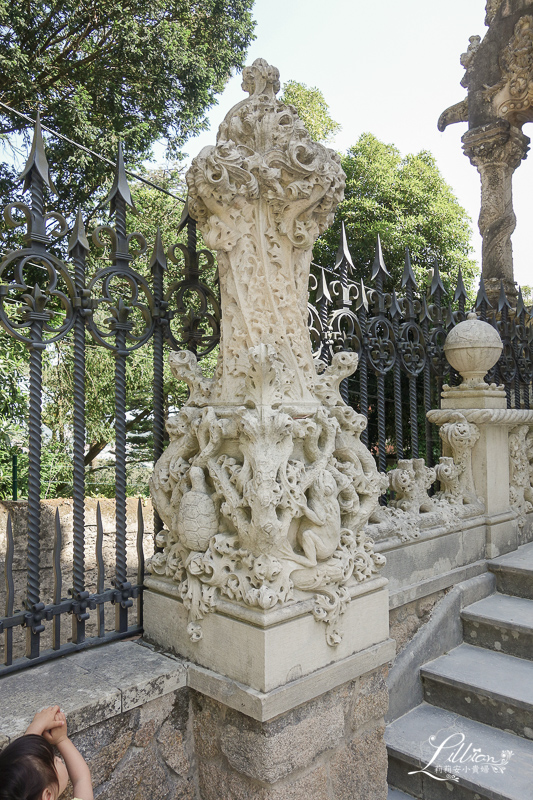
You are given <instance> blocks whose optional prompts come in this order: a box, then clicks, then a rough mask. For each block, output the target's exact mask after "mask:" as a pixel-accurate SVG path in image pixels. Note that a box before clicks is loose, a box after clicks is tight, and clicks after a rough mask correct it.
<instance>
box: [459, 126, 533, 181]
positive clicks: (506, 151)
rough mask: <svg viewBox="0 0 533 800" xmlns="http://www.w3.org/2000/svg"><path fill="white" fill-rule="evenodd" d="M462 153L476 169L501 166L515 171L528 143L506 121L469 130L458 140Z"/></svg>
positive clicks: (528, 141)
mask: <svg viewBox="0 0 533 800" xmlns="http://www.w3.org/2000/svg"><path fill="white" fill-rule="evenodd" d="M461 141H462V142H463V151H464V154H465V155H466V156H468V158H469V159H470V163H471V164H473V165H474V166H475V167H477V168H478V169H482V168H483V167H485V166H492V165H496V164H499V165H504V166H507V167H509V168H510V169H511V170H513V171H514V170H515V169H516V168H517V166H518V165H519V164H520V162H521V161H522V160H523V159H524V158H526V155H527V152H528V150H529V143H530V141H531V140H530V139H529V137H528V136H526V135H525V134H523V133H522V131H521V130H520V128H515V127H514V126H513V125H511V124H510V123H509V122H508V121H507V120H505V119H497V120H495V121H494V122H491V123H489V124H488V125H480V126H479V127H478V128H471V129H470V130H469V131H467V132H466V133H465V134H464V135H463V136H462V138H461Z"/></svg>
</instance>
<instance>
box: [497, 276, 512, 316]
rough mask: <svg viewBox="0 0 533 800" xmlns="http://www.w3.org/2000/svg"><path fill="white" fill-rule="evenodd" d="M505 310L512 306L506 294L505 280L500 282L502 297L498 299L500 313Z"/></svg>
mask: <svg viewBox="0 0 533 800" xmlns="http://www.w3.org/2000/svg"><path fill="white" fill-rule="evenodd" d="M504 308H511V304H510V302H509V300H508V299H507V295H506V294H505V287H504V285H503V280H501V281H500V296H499V297H498V311H503V309H504Z"/></svg>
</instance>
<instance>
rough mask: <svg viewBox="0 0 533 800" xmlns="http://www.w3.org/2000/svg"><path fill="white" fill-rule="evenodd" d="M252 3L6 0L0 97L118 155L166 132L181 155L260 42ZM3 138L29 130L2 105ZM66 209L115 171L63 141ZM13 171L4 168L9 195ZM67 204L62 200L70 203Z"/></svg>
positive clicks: (54, 158)
mask: <svg viewBox="0 0 533 800" xmlns="http://www.w3.org/2000/svg"><path fill="white" fill-rule="evenodd" d="M252 5H253V0H232V2H231V3H227V2H224V0H194V2H193V0H114V2H112V3H109V2H104V0H81V2H80V0H57V2H53V3H52V2H47V1H46V0H45V2H37V0H27V2H23V3H22V2H12V0H0V101H2V102H3V103H6V104H8V105H9V106H11V107H12V108H14V109H17V110H18V111H21V112H24V113H26V114H30V115H34V114H35V112H36V111H37V110H38V109H39V110H40V111H41V115H42V119H43V122H44V123H45V124H48V125H49V126H50V127H51V128H53V129H55V130H57V131H58V132H59V133H62V134H64V135H66V136H68V137H69V138H71V139H74V140H76V141H78V142H80V143H81V144H83V145H85V146H86V147H89V148H91V149H94V150H96V151H98V152H99V153H101V154H102V155H104V156H106V157H107V158H110V159H112V160H114V159H115V158H116V149H117V141H118V139H122V140H123V142H124V149H125V156H126V159H127V161H128V162H129V163H136V162H137V163H138V162H140V161H142V160H144V159H146V158H147V157H148V156H149V155H150V151H151V147H152V145H153V144H154V142H156V141H158V140H161V139H163V138H164V139H166V140H167V143H168V148H169V152H170V154H171V156H173V157H176V156H177V154H178V153H179V152H180V151H181V149H182V147H183V145H184V143H185V142H186V140H187V139H188V138H189V137H190V136H191V135H194V134H197V133H198V132H199V131H201V130H203V129H205V128H206V127H207V122H206V117H205V113H206V111H207V109H209V108H210V107H211V106H212V105H213V104H214V103H215V97H216V95H217V93H219V92H221V91H222V89H223V88H224V85H225V84H226V82H227V80H228V78H229V76H230V74H231V71H232V70H233V69H234V68H241V67H242V65H243V63H244V59H245V56H246V51H247V48H248V45H249V43H250V41H251V40H252V38H253V27H254V22H253V20H252V17H251V8H252ZM0 112H1V113H0V136H2V137H3V138H4V139H5V138H6V137H13V135H14V134H19V133H20V132H24V133H25V135H27V134H28V131H27V123H26V122H24V121H23V120H21V119H20V118H18V117H16V116H15V115H14V114H12V113H10V112H7V111H6V110H5V109H4V108H1V107H0ZM48 157H49V161H50V164H51V165H52V166H53V167H61V170H60V173H58V174H57V177H56V186H57V188H58V191H59V194H60V198H61V202H60V204H59V205H58V208H61V210H62V211H63V212H65V211H68V210H71V209H73V208H75V206H76V205H77V204H79V203H84V202H85V201H86V199H87V198H88V197H91V196H92V195H93V193H94V192H95V190H96V189H97V188H98V187H99V186H100V185H101V183H102V181H104V180H106V179H107V177H108V175H109V167H108V165H106V164H105V163H102V162H101V161H98V160H95V159H94V158H92V157H91V156H89V155H88V154H84V153H82V152H80V151H79V150H78V149H76V148H75V147H73V146H72V145H70V144H68V142H65V141H62V140H60V139H52V140H50V141H49V142H48ZM12 173H13V171H12V169H11V168H10V166H9V163H8V162H6V163H4V164H3V169H2V174H3V178H4V181H3V189H4V194H6V195H8V196H9V195H10V185H9V180H8V179H10V178H12V177H13V175H12ZM65 204H66V206H65Z"/></svg>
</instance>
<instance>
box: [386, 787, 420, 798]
mask: <svg viewBox="0 0 533 800" xmlns="http://www.w3.org/2000/svg"><path fill="white" fill-rule="evenodd" d="M387 800H416V798H414V797H413V795H412V794H405V792H401V791H400V790H399V789H394V788H393V787H392V786H389V793H388V795H387Z"/></svg>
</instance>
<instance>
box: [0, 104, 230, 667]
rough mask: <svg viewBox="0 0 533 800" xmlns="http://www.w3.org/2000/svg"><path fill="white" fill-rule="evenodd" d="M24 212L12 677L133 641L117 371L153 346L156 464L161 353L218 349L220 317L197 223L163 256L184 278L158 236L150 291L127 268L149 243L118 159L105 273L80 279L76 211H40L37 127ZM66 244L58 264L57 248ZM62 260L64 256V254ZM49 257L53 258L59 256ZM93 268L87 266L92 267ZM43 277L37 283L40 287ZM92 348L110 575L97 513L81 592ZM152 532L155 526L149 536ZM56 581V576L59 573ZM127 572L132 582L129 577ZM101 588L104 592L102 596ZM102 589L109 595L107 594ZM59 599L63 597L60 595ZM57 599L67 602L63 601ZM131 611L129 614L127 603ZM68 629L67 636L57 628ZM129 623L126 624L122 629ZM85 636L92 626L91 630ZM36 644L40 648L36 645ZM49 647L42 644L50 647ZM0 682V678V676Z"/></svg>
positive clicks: (15, 283)
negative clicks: (107, 408)
mask: <svg viewBox="0 0 533 800" xmlns="http://www.w3.org/2000/svg"><path fill="white" fill-rule="evenodd" d="M20 178H21V180H24V191H25V192H28V194H29V201H28V203H27V204H26V203H22V202H16V203H11V204H9V205H8V206H7V207H6V208H5V210H4V220H5V223H6V225H7V227H8V228H16V227H18V226H19V225H23V224H25V225H26V233H25V235H24V237H23V238H24V241H23V246H21V247H19V248H17V249H14V250H11V251H9V252H7V254H6V255H5V256H4V258H3V260H2V262H1V263H0V324H1V325H2V326H3V327H4V329H5V330H6V331H7V332H8V333H9V334H10V335H11V336H12V337H15V338H16V339H18V340H19V341H21V342H23V343H24V344H25V345H26V347H27V349H28V352H29V417H28V459H29V469H28V488H27V542H26V543H25V549H26V574H27V581H26V591H25V593H24V594H25V596H24V600H23V608H21V609H20V610H15V606H16V604H17V600H16V592H15V585H14V581H13V554H14V552H15V546H14V540H13V524H12V519H11V514H10V515H9V517H8V520H7V546H6V559H5V580H6V594H5V597H6V600H5V616H4V617H3V618H1V619H0V632H3V633H4V670H3V671H12V670H14V669H17V668H21V667H23V666H26V665H31V664H35V663H38V662H39V661H40V660H44V659H46V658H50V657H53V656H54V655H61V654H62V653H63V652H66V651H68V650H72V649H79V648H82V647H87V646H90V645H91V644H98V643H100V642H101V641H104V640H107V639H109V638H123V637H125V636H130V635H132V634H133V633H136V632H140V631H141V630H142V613H141V605H140V596H141V593H142V584H143V553H142V532H143V527H144V522H143V518H142V513H141V506H139V518H138V531H139V533H138V536H137V549H138V556H137V562H138V567H137V574H136V576H135V579H132V580H131V579H130V578H131V575H128V564H127V541H126V540H127V520H126V494H127V487H126V461H127V441H126V427H127V426H126V422H127V420H126V417H127V402H126V362H127V359H128V358H129V357H130V356H131V353H132V352H133V351H135V350H137V349H138V348H141V347H146V346H148V345H152V346H153V398H154V418H153V419H154V421H153V434H154V453H153V455H154V459H157V458H158V457H159V456H160V455H161V453H162V452H163V448H164V433H165V428H164V425H165V416H164V415H165V408H164V396H163V364H164V360H165V354H164V348H165V346H166V347H170V349H175V350H180V349H183V348H189V349H192V350H193V351H194V352H195V353H196V354H197V356H198V357H201V356H202V355H205V354H207V353H208V352H210V351H211V350H212V349H213V348H214V347H215V346H216V344H217V342H218V335H219V320H220V311H219V303H218V300H217V297H216V295H215V294H214V292H213V290H212V289H210V288H209V286H207V285H206V284H205V283H204V282H202V280H201V279H200V262H201V261H203V262H204V263H206V264H207V266H208V267H210V266H212V264H213V258H212V255H211V254H210V253H209V252H208V251H201V252H200V253H199V252H198V251H197V249H196V223H195V222H194V220H192V219H191V217H190V216H189V215H188V213H187V210H186V208H185V210H184V213H183V215H182V218H181V222H180V224H179V227H178V232H179V231H180V230H181V229H183V228H187V231H188V241H187V244H186V245H185V244H176V245H174V246H173V247H171V248H170V257H171V258H172V260H173V261H174V262H175V263H176V264H178V263H179V262H180V259H181V262H182V275H180V277H179V279H178V280H176V281H174V282H172V283H170V285H167V283H168V282H167V281H166V280H165V272H166V269H167V258H166V255H165V250H164V247H163V243H162V241H161V236H160V233H159V232H158V234H157V236H156V241H155V243H154V247H153V253H152V256H151V260H150V272H151V279H149V278H147V277H145V276H143V275H142V274H141V273H140V272H138V271H136V270H135V269H134V268H133V262H134V261H135V259H136V258H138V257H139V256H140V255H142V254H143V253H145V252H146V250H147V243H146V241H145V239H144V236H143V235H142V234H141V233H139V232H133V233H128V231H127V227H126V210H127V207H128V206H129V207H133V200H132V197H131V194H130V189H129V186H128V183H127V179H126V174H125V169H124V163H123V158H122V152H121V149H120V148H119V153H118V159H117V166H116V171H115V177H114V182H113V185H112V188H111V191H110V193H109V195H108V197H107V200H106V203H108V204H109V207H110V211H111V218H112V219H113V220H114V225H113V226H112V225H109V224H107V225H99V226H98V227H97V228H96V229H95V230H94V231H93V232H92V241H93V243H94V245H96V247H97V248H104V247H107V249H108V255H106V256H104V258H108V261H109V263H108V264H107V265H104V266H101V267H99V268H98V269H96V271H95V272H94V274H92V275H88V274H87V256H88V254H89V252H90V249H91V248H90V244H89V240H88V238H87V235H86V231H85V227H84V224H83V218H82V214H81V211H78V214H77V216H76V219H75V221H74V224H73V225H72V227H71V228H69V225H68V223H67V220H66V219H65V217H64V216H62V215H61V214H60V213H59V212H57V211H52V210H47V209H46V208H45V191H46V192H47V194H48V195H51V194H53V193H54V186H53V183H52V179H51V176H50V171H49V167H48V163H47V160H46V154H45V149H44V143H43V140H42V137H41V130H40V124H39V120H38V119H37V122H36V125H35V131H34V137H33V143H32V148H31V152H30V156H29V158H28V161H27V164H26V166H25V169H24V171H23V172H22V174H21V176H20ZM67 234H68V235H69V238H68V246H67V248H66V252H64V256H63V257H61V252H60V249H59V248H58V246H57V243H58V242H60V240H61V239H63V238H66V236H67ZM64 251H65V248H64ZM58 252H59V255H58ZM93 260H94V259H93ZM43 275H44V280H43ZM87 332H88V333H89V334H90V336H91V337H92V340H93V343H96V344H97V345H98V346H100V347H102V348H106V349H107V350H110V351H111V352H112V353H113V355H114V359H115V380H114V385H115V415H114V416H115V420H114V426H115V487H116V495H115V537H114V555H115V558H114V570H113V571H114V575H113V576H112V580H111V581H110V580H109V579H110V577H111V576H106V575H105V566H104V556H103V528H102V520H101V515H100V510H98V522H97V527H98V532H97V538H96V545H95V558H96V563H97V565H98V567H97V577H96V583H95V585H93V586H91V588H90V589H89V588H88V585H87V581H86V568H85V567H86V565H85V558H86V536H85V529H86V525H85V463H84V462H85V380H86V375H85V353H86V333H87ZM66 337H72V338H73V349H74V358H73V385H74V389H73V398H72V405H73V416H72V438H73V467H72V469H73V522H72V528H73V542H72V573H71V581H70V586H64V581H63V577H62V566H61V557H60V556H61V552H62V547H63V543H62V538H63V536H62V526H61V522H60V520H59V516H57V519H56V524H55V536H54V555H53V573H54V580H53V592H52V594H53V596H52V598H50V602H46V598H43V592H42V590H41V589H42V587H41V576H42V570H43V564H42V558H41V556H42V554H41V503H40V500H41V496H40V494H41V449H42V436H43V421H42V401H43V394H42V392H43V388H42V371H43V351H44V350H45V348H46V347H47V346H48V345H50V344H52V343H54V342H58V341H60V340H62V339H65V338H66ZM161 527H162V524H161V521H160V520H159V519H158V518H157V516H156V519H155V520H154V528H155V531H156V532H157V531H159V530H161ZM63 569H64V565H63ZM130 572H131V570H130ZM109 583H110V585H108V584H109ZM106 585H107V588H106ZM65 589H68V592H66V591H65ZM64 595H66V596H64ZM136 599H137V600H138V601H139V602H138V609H137V613H136V614H135V613H134V611H135V609H134V608H133V607H134V601H135V600H136ZM109 605H112V606H114V609H115V615H114V616H115V620H114V626H113V627H112V629H110V627H109V625H108V624H107V622H106V615H105V610H106V607H108V606H109ZM91 611H94V612H96V614H97V623H96V630H95V631H94V633H95V635H92V636H90V637H87V636H86V623H87V620H88V619H89V617H90V612H91ZM65 614H70V615H71V617H72V625H71V630H70V631H69V630H67V629H66V626H64V625H63V629H62V628H61V620H62V619H64V615H65ZM132 617H134V619H133V620H132ZM47 622H51V623H52V636H51V649H49V650H47V652H45V653H42V652H41V650H42V641H43V633H44V631H45V628H46V623H47ZM17 626H23V628H24V629H25V631H26V646H25V655H24V656H22V655H21V654H20V652H19V649H17V648H15V649H14V646H13V630H14V628H16V627H17ZM93 628H94V626H93ZM45 639H46V637H45ZM48 639H49V637H48ZM1 671H2V670H0V672H1Z"/></svg>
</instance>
